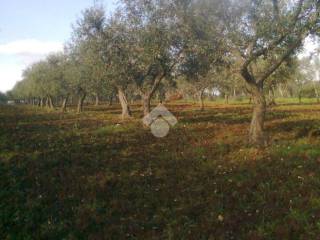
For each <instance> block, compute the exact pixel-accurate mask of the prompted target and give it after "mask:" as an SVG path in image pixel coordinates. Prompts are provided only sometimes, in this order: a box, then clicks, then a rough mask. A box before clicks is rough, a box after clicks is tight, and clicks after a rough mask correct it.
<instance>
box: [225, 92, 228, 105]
mask: <svg viewBox="0 0 320 240" xmlns="http://www.w3.org/2000/svg"><path fill="white" fill-rule="evenodd" d="M224 102H225V104H229V95H228V94H225V95H224Z"/></svg>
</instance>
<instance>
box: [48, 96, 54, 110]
mask: <svg viewBox="0 0 320 240" xmlns="http://www.w3.org/2000/svg"><path fill="white" fill-rule="evenodd" d="M48 100H49V108H50V109H54V105H53V102H52V97H51V96H48Z"/></svg>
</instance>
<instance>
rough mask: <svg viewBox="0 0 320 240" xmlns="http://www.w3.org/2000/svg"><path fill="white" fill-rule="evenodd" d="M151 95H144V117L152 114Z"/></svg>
mask: <svg viewBox="0 0 320 240" xmlns="http://www.w3.org/2000/svg"><path fill="white" fill-rule="evenodd" d="M150 101H151V96H150V94H143V95H142V108H143V116H147V115H148V114H149V113H150Z"/></svg>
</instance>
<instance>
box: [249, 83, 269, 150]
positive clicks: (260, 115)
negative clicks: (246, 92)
mask: <svg viewBox="0 0 320 240" xmlns="http://www.w3.org/2000/svg"><path fill="white" fill-rule="evenodd" d="M252 96H253V104H254V107H253V115H252V120H251V125H250V132H249V141H250V143H251V144H253V145H256V146H264V145H265V143H266V138H265V134H264V122H265V115H266V99H265V96H264V93H263V87H262V86H258V85H253V86H252Z"/></svg>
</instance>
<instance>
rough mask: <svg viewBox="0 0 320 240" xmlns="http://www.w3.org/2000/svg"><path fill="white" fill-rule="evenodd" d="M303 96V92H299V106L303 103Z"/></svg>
mask: <svg viewBox="0 0 320 240" xmlns="http://www.w3.org/2000/svg"><path fill="white" fill-rule="evenodd" d="M301 95H302V94H301V92H299V96H298V98H299V104H301V103H302V96H301Z"/></svg>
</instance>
